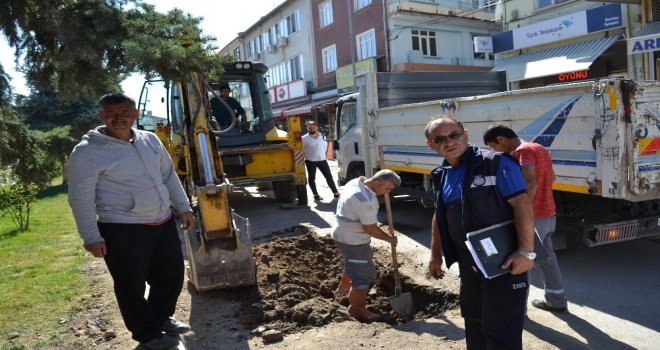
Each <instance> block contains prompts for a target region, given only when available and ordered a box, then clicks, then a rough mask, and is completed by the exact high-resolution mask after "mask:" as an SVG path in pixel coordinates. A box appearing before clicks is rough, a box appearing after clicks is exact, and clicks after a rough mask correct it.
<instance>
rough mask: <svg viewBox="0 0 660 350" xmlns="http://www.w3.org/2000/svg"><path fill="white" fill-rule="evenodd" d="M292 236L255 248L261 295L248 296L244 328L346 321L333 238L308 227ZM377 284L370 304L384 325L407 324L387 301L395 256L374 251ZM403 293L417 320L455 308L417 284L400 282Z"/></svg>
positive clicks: (445, 295) (450, 299)
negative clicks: (338, 293) (411, 303)
mask: <svg viewBox="0 0 660 350" xmlns="http://www.w3.org/2000/svg"><path fill="white" fill-rule="evenodd" d="M286 231H287V233H288V235H292V233H294V236H293V237H285V238H278V239H273V240H272V241H270V242H268V243H264V244H261V245H256V246H255V247H254V255H255V259H256V261H257V285H258V289H257V290H256V291H255V292H256V293H258V295H252V296H249V297H248V298H249V302H248V303H246V304H249V306H247V307H245V308H244V310H243V311H242V313H241V316H240V317H241V323H242V324H243V325H244V326H245V327H252V326H256V325H262V326H265V327H266V328H269V329H274V330H278V331H281V332H284V333H292V332H295V331H298V330H301V329H308V328H312V327H320V326H323V325H326V324H328V323H331V322H343V321H345V320H348V319H349V318H350V317H349V316H348V314H347V312H346V307H347V306H348V300H347V298H346V296H345V295H344V296H335V293H334V291H335V290H336V289H337V286H338V285H339V282H340V281H341V276H342V272H343V264H344V263H343V257H342V255H341V253H340V252H339V250H338V249H337V248H336V246H335V244H334V242H333V241H332V239H331V238H329V237H319V236H318V235H316V234H315V233H314V231H313V230H312V229H310V228H307V227H306V226H295V227H292V228H289V229H287V230H286ZM374 257H375V261H376V266H377V269H378V276H379V277H378V280H377V281H376V285H375V287H374V288H373V289H372V290H371V292H370V294H369V296H368V298H367V304H368V306H369V309H370V310H371V311H372V312H375V313H378V314H381V315H382V316H383V320H384V322H387V323H389V324H400V323H403V322H406V321H407V320H404V319H402V318H400V317H399V316H398V315H397V314H395V313H394V312H393V311H392V308H391V306H390V300H389V297H390V296H392V295H394V279H393V275H392V266H391V255H390V252H389V251H382V250H378V249H377V250H376V251H375V253H374ZM402 285H403V287H402V290H403V292H409V293H411V294H412V296H413V301H414V303H415V310H417V311H416V312H415V314H414V317H413V318H414V319H425V318H429V317H434V316H437V315H438V314H440V313H442V312H443V311H444V310H446V309H448V308H454V307H456V305H457V300H456V295H454V294H452V293H449V292H446V291H442V290H435V289H433V288H430V287H425V286H419V285H414V284H411V283H409V280H408V279H407V278H405V276H404V277H403V279H402Z"/></svg>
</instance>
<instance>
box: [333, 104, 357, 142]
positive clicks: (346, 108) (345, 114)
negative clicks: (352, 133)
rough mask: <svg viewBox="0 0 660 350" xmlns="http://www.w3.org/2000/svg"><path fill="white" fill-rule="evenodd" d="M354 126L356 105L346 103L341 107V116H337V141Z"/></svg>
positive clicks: (355, 122)
mask: <svg viewBox="0 0 660 350" xmlns="http://www.w3.org/2000/svg"><path fill="white" fill-rule="evenodd" d="M355 124H357V104H356V103H355V102H346V103H344V104H343V105H342V107H341V114H340V115H339V135H337V139H339V138H340V137H342V136H343V135H344V134H346V133H347V132H348V130H350V129H351V128H352V127H354V126H355Z"/></svg>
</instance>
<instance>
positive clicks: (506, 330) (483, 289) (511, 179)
mask: <svg viewBox="0 0 660 350" xmlns="http://www.w3.org/2000/svg"><path fill="white" fill-rule="evenodd" d="M425 136H426V139H427V141H426V144H427V145H428V146H429V147H431V149H433V150H434V151H436V152H437V153H438V154H440V155H441V156H443V157H444V158H445V160H444V162H443V163H442V165H440V166H439V167H437V168H436V169H435V170H433V172H432V175H433V180H434V185H435V207H436V209H435V214H434V215H433V220H432V222H431V232H432V238H431V259H430V261H429V272H430V274H431V276H433V277H435V278H442V277H443V275H444V272H443V271H442V261H443V255H444V258H445V259H446V265H447V267H448V268H449V267H450V266H451V265H452V264H453V263H454V262H458V266H459V271H460V278H461V287H460V296H459V303H460V306H461V315H462V316H463V318H464V319H465V340H466V343H467V348H468V349H469V350H477V349H479V350H482V349H488V350H495V349H502V350H504V349H506V350H513V349H522V330H523V319H524V315H525V303H526V300H527V290H528V288H529V285H528V281H527V271H529V270H530V269H531V268H532V267H533V266H534V257H535V254H534V252H533V249H534V240H533V238H534V236H533V235H534V215H533V212H532V206H531V202H530V200H529V197H528V196H527V190H526V186H525V180H524V178H523V176H522V172H521V171H520V167H519V166H518V163H517V162H516V160H515V159H514V158H512V157H511V156H509V155H508V154H503V153H499V152H493V151H486V150H481V149H479V148H478V147H476V146H473V145H470V144H468V134H467V131H466V130H465V129H464V128H463V125H462V124H461V123H460V122H459V121H457V120H455V119H453V118H450V117H446V116H440V117H438V118H436V119H434V120H432V121H430V122H429V123H428V124H427V126H426V129H425ZM511 219H513V220H514V222H515V227H516V231H517V236H518V247H519V250H518V251H516V252H514V253H513V254H511V256H509V257H508V258H507V260H506V261H505V262H504V264H503V265H502V268H503V269H506V268H511V272H510V273H507V274H504V275H501V276H499V277H495V278H493V279H486V278H484V277H483V275H482V274H481V273H480V272H479V270H478V269H477V268H476V267H475V263H474V261H473V259H472V256H471V255H470V252H469V250H468V249H467V246H466V245H465V240H466V233H468V232H471V231H475V230H478V229H481V228H484V227H488V226H491V225H493V224H497V223H500V222H504V221H507V220H511Z"/></svg>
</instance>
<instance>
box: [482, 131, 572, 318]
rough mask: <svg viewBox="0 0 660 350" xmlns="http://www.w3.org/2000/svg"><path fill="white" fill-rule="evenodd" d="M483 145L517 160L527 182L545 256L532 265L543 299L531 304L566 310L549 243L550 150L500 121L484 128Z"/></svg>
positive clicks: (552, 209)
mask: <svg viewBox="0 0 660 350" xmlns="http://www.w3.org/2000/svg"><path fill="white" fill-rule="evenodd" d="M484 144H487V145H488V146H490V147H492V148H493V149H494V150H496V151H498V152H506V153H509V154H511V155H513V156H514V157H515V158H516V159H518V161H519V162H520V168H521V169H522V172H523V176H524V177H525V183H526V184H527V194H528V195H529V197H530V198H531V199H532V207H533V209H534V222H535V224H536V230H537V231H538V234H539V238H540V239H541V242H542V243H543V248H544V249H545V251H546V252H547V253H548V257H549V259H547V260H543V261H541V262H539V263H538V264H536V265H535V266H534V268H535V269H537V270H538V271H539V274H540V275H541V280H542V281H543V289H544V290H545V300H538V299H535V300H532V306H534V307H536V308H539V309H542V310H547V311H554V312H560V313H565V312H568V306H567V305H568V303H567V301H566V295H565V293H564V281H563V278H562V276H561V271H560V270H559V263H558V262H557V255H555V250H554V247H553V245H552V234H553V233H554V232H555V227H556V224H557V217H556V212H555V200H554V198H553V196H552V182H553V179H554V177H555V174H554V171H553V170H552V159H551V158H550V153H549V152H548V151H547V150H546V149H545V147H543V146H541V145H539V144H538V143H534V142H527V141H524V140H522V139H520V138H519V137H518V135H517V134H516V132H515V131H513V129H511V128H510V127H508V126H505V125H501V124H493V125H490V126H489V127H488V129H486V131H485V132H484Z"/></svg>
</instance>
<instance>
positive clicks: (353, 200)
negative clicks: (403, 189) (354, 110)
mask: <svg viewBox="0 0 660 350" xmlns="http://www.w3.org/2000/svg"><path fill="white" fill-rule="evenodd" d="M400 184H401V178H399V175H397V174H396V173H394V172H393V171H391V170H387V169H385V170H381V171H379V172H377V173H376V174H374V176H372V177H370V178H366V177H364V176H361V177H359V178H357V179H353V180H351V181H349V182H348V183H347V184H346V185H345V186H344V187H343V188H342V192H341V196H340V197H339V201H338V203H337V212H336V215H337V221H336V224H335V225H334V227H333V228H332V239H334V241H335V244H337V247H338V248H339V250H340V251H341V253H342V255H343V256H344V278H343V279H342V283H341V284H340V285H339V288H338V290H337V291H338V292H339V293H341V292H345V291H346V290H349V291H348V301H349V303H350V306H349V307H348V314H349V315H350V316H351V317H354V318H355V319H357V320H358V321H361V322H374V321H379V320H380V316H379V315H377V314H374V313H372V312H370V311H369V310H367V294H368V293H369V289H370V288H371V287H372V285H373V283H374V281H375V280H376V266H375V265H374V259H373V252H372V250H371V246H370V243H371V237H374V238H378V239H382V240H384V241H387V242H389V243H390V244H391V245H393V246H396V244H397V239H396V237H395V236H393V235H390V234H388V233H386V232H385V231H383V230H381V229H380V228H379V227H378V218H377V216H378V199H377V196H380V195H386V194H388V193H389V192H390V191H391V190H393V189H394V188H395V187H397V186H399V185H400ZM349 283H350V287H349ZM349 288H350V289H349Z"/></svg>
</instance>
